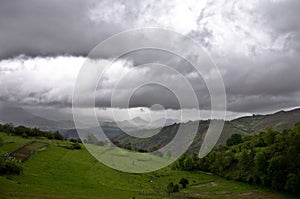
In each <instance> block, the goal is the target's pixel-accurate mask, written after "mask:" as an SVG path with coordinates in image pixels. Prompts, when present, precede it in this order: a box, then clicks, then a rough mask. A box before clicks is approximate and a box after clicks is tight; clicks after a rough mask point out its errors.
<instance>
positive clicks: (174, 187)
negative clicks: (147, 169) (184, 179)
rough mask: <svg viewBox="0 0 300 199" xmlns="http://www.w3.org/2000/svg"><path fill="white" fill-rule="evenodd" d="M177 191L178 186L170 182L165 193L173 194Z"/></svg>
mask: <svg viewBox="0 0 300 199" xmlns="http://www.w3.org/2000/svg"><path fill="white" fill-rule="evenodd" d="M178 191H179V186H178V184H175V185H174V184H173V182H170V183H169V184H168V186H167V192H168V193H169V194H170V193H175V192H178Z"/></svg>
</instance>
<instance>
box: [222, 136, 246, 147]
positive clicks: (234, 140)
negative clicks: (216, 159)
mask: <svg viewBox="0 0 300 199" xmlns="http://www.w3.org/2000/svg"><path fill="white" fill-rule="evenodd" d="M242 142H243V138H242V136H241V135H240V134H236V133H235V134H233V135H232V136H231V137H230V138H229V139H228V140H227V141H226V144H227V146H233V145H237V144H240V143H242Z"/></svg>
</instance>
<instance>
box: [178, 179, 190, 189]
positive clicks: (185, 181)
mask: <svg viewBox="0 0 300 199" xmlns="http://www.w3.org/2000/svg"><path fill="white" fill-rule="evenodd" d="M179 184H181V185H182V187H183V188H186V185H188V184H189V181H188V180H187V179H185V178H181V180H180V181H179Z"/></svg>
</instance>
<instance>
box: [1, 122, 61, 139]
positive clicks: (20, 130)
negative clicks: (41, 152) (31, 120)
mask: <svg viewBox="0 0 300 199" xmlns="http://www.w3.org/2000/svg"><path fill="white" fill-rule="evenodd" d="M0 132H4V133H7V134H12V135H18V136H22V137H24V138H27V137H45V138H47V139H55V140H64V137H63V136H62V135H61V134H60V133H59V132H58V131H55V132H46V131H41V130H40V129H38V128H29V127H25V126H16V127H15V126H14V125H12V124H4V125H3V124H0Z"/></svg>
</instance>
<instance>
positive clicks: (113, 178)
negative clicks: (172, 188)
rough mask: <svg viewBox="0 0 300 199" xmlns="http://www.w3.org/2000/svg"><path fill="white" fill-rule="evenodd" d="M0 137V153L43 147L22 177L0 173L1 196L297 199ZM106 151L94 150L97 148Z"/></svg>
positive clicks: (204, 176) (208, 176)
mask: <svg viewBox="0 0 300 199" xmlns="http://www.w3.org/2000/svg"><path fill="white" fill-rule="evenodd" d="M0 138H1V139H2V140H4V144H2V146H0V153H1V155H3V154H6V153H8V152H10V151H13V150H15V149H16V148H18V147H19V146H21V145H23V144H26V143H28V142H32V141H35V140H36V141H39V142H40V141H42V142H47V143H48V146H47V147H46V148H43V149H42V150H39V151H38V152H37V153H35V154H34V155H32V156H31V157H29V158H28V159H27V160H26V161H25V162H23V163H21V165H22V167H23V172H22V174H21V175H0V195H1V197H2V198H28V199H29V198H39V199H43V198H48V199H49V198H100V199H101V198H105V199H107V198H108V199H109V198H114V199H119V198H120V199H123V198H148V199H150V198H153V199H154V198H155V199H157V198H249V197H252V198H275V199H277V198H278V199H284V198H296V197H295V196H291V195H287V194H284V193H280V192H276V191H274V190H270V189H266V188H262V187H258V186H252V185H248V184H244V183H239V182H233V181H228V180H225V179H222V178H220V177H218V176H215V175H212V174H207V173H203V172H187V171H177V170H176V171H175V170H171V169H170V168H165V169H162V170H159V171H155V172H152V173H144V174H130V173H123V172H119V171H116V170H113V169H110V168H108V167H106V166H104V165H103V164H101V163H99V162H98V161H97V160H95V159H94V158H93V157H92V156H91V155H90V154H89V153H88V152H87V150H86V149H85V148H83V149H81V150H70V149H68V148H65V147H62V146H65V145H68V144H70V143H69V142H67V141H54V140H52V141H51V140H45V139H42V140H40V139H35V138H22V137H18V136H8V135H7V134H5V133H0ZM105 149H106V148H105V147H99V150H105ZM110 155H111V154H110ZM120 158H122V157H120ZM181 178H186V179H188V180H189V182H190V183H189V185H188V187H187V189H183V188H182V187H180V192H178V193H173V194H171V195H168V194H167V193H166V187H167V184H168V183H169V182H174V183H178V182H179V180H180V179H181Z"/></svg>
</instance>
